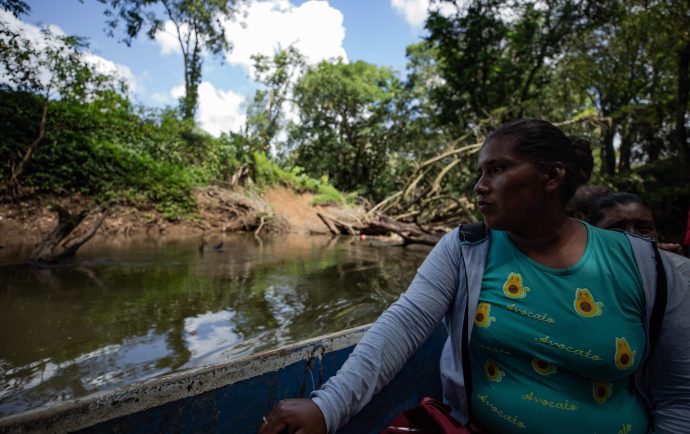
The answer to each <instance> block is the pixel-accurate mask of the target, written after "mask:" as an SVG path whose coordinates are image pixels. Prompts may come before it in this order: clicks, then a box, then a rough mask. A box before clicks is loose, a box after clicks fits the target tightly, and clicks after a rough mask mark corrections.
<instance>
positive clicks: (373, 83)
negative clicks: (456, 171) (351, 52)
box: [290, 61, 402, 199]
mask: <svg viewBox="0 0 690 434" xmlns="http://www.w3.org/2000/svg"><path fill="white" fill-rule="evenodd" d="M401 88H402V86H401V84H400V82H399V80H398V79H397V77H396V76H395V74H394V73H393V72H392V71H391V70H390V69H388V68H382V67H378V66H375V65H371V64H368V63H366V62H362V61H358V62H355V63H351V64H346V63H343V62H342V61H338V62H337V63H329V62H325V61H324V62H321V63H320V64H319V65H317V66H316V67H313V68H310V69H309V70H308V71H307V72H306V73H305V74H304V76H303V77H302V78H301V79H300V80H299V82H298V83H297V85H296V86H295V89H294V101H295V104H296V106H297V108H298V110H299V116H300V119H299V120H300V122H299V124H297V125H293V127H292V129H291V131H290V142H291V145H292V146H293V147H294V160H295V163H296V164H298V165H300V166H302V167H304V168H305V170H306V172H307V173H308V174H310V175H312V176H322V175H326V176H328V177H329V178H330V179H331V180H332V181H333V183H334V185H335V186H336V187H338V188H340V189H341V190H345V191H355V190H360V191H362V192H364V194H366V195H368V196H371V197H374V198H376V199H381V195H382V194H383V193H384V191H385V190H386V183H387V182H390V175H391V172H390V169H391V166H390V165H389V163H390V160H389V158H390V156H391V151H392V150H393V149H395V146H396V145H397V140H396V134H397V131H399V128H398V123H397V119H396V110H397V108H398V104H397V101H398V97H399V96H400V93H401Z"/></svg>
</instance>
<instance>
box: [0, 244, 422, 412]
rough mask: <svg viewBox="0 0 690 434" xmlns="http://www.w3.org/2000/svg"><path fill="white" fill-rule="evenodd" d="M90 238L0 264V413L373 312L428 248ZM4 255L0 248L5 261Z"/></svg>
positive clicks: (328, 328)
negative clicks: (62, 257)
mask: <svg viewBox="0 0 690 434" xmlns="http://www.w3.org/2000/svg"><path fill="white" fill-rule="evenodd" d="M198 241H199V240H198V238H192V239H187V240H170V241H153V240H131V241H130V242H129V243H122V244H114V243H110V244H104V243H101V244H93V245H87V246H85V249H84V251H83V252H80V254H79V256H78V257H77V258H76V259H75V260H74V261H73V262H71V263H68V264H64V265H60V266H56V267H45V268H35V267H27V266H21V265H7V262H9V259H4V261H5V263H6V264H5V265H0V416H2V415H6V414H10V413H15V412H18V411H22V410H24V409H27V408H33V407H37V406H40V405H44V404H48V403H52V402H58V401H61V400H65V399H69V398H72V397H77V396H83V395H85V394H88V393H92V392H94V391H99V390H103V389H106V388H112V387H116V386H120V385H123V384H128V383H131V382H133V381H137V380H141V379H145V378H150V377H154V376H157V375H161V374H164V373H168V372H172V371H175V370H180V369H185V368H191V367H197V366H203V365H208V364H212V363H218V362H221V361H226V360H229V359H232V358H236V357H239V356H243V355H247V354H251V353H254V352H257V351H261V350H265V349H269V348H273V347H275V346H278V345H285V344H288V343H292V342H296V341H299V340H302V339H306V338H310V337H315V336H318V335H321V334H324V333H329V332H334V331H338V330H341V329H344V328H348V327H353V326H356V325H360V324H365V323H368V322H371V321H372V320H373V319H375V318H376V317H377V316H378V315H379V314H380V312H381V311H382V310H383V309H384V308H385V307H386V306H387V305H388V304H390V303H391V302H392V301H393V300H395V299H396V298H397V297H398V295H399V293H400V292H401V291H402V290H403V289H404V288H405V287H406V286H407V284H408V283H409V281H410V280H411V279H412V277H413V275H414V272H415V269H416V268H417V266H418V265H419V264H420V263H421V260H422V259H423V257H424V256H425V255H426V251H424V250H422V251H415V250H412V249H399V248H380V247H370V246H369V245H368V244H367V243H366V242H365V243H363V242H359V241H355V240H349V239H338V240H332V239H330V238H321V237H300V236H284V237H275V238H270V239H265V240H264V241H263V243H262V244H258V243H257V242H256V240H254V238H253V237H251V236H241V235H238V236H230V237H226V238H225V239H224V240H223V241H224V245H223V251H222V252H215V251H207V252H204V253H203V255H201V254H200V253H199V251H198V248H197V247H198ZM2 260H3V258H0V261H2Z"/></svg>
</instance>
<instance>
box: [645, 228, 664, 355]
mask: <svg viewBox="0 0 690 434" xmlns="http://www.w3.org/2000/svg"><path fill="white" fill-rule="evenodd" d="M652 248H653V249H654V260H655V262H656V297H655V299H654V307H653V308H652V316H651V318H650V320H649V345H650V348H649V353H650V354H651V353H652V352H653V351H654V348H655V347H656V344H657V341H658V339H659V333H660V332H661V325H662V323H663V321H664V313H665V312H666V302H667V299H668V282H667V281H666V270H664V264H663V262H662V260H661V253H660V252H659V247H658V246H657V243H656V241H652Z"/></svg>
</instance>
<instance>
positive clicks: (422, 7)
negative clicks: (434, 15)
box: [391, 0, 462, 27]
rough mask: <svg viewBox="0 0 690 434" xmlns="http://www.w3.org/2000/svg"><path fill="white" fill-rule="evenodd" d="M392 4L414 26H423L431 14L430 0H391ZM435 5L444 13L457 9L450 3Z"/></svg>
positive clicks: (450, 12)
mask: <svg viewBox="0 0 690 434" xmlns="http://www.w3.org/2000/svg"><path fill="white" fill-rule="evenodd" d="M460 3H462V2H460ZM391 6H392V7H393V9H395V10H397V11H398V12H400V13H402V14H403V16H404V17H405V21H407V22H408V23H409V24H410V25H411V26H413V27H421V26H423V25H424V22H425V21H426V18H427V16H428V15H429V0H391ZM435 7H436V8H437V10H439V11H440V12H441V13H442V14H443V15H450V14H452V13H453V12H455V10H456V9H455V6H453V5H452V4H450V3H441V4H440V5H438V6H435Z"/></svg>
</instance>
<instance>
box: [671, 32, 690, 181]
mask: <svg viewBox="0 0 690 434" xmlns="http://www.w3.org/2000/svg"><path fill="white" fill-rule="evenodd" d="M689 67H690V38H688V40H687V41H686V42H685V45H684V46H683V49H682V50H681V51H680V52H679V55H678V91H677V94H676V110H675V121H676V128H675V134H674V136H675V142H676V143H675V144H676V148H677V149H678V154H679V155H680V160H681V164H682V167H683V173H684V174H685V178H686V179H690V155H689V154H690V150H688V138H687V130H686V128H685V115H686V113H687V109H688V90H690V78H689V77H688V69H689Z"/></svg>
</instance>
